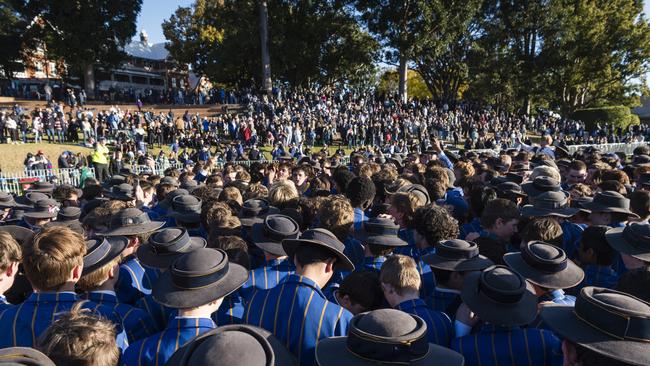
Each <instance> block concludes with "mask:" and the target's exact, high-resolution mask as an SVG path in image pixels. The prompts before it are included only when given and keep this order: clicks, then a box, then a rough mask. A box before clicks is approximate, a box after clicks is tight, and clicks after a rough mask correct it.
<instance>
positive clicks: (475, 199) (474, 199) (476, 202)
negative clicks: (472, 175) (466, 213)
mask: <svg viewBox="0 0 650 366" xmlns="http://www.w3.org/2000/svg"><path fill="white" fill-rule="evenodd" d="M470 181H471V180H470ZM468 183H469V181H468ZM473 184H478V182H474V183H473ZM496 198H497V192H496V191H495V190H494V189H492V188H490V187H485V186H482V185H479V186H474V187H473V188H472V189H471V191H470V194H469V207H470V211H471V212H472V214H473V215H474V217H480V216H481V215H482V214H483V210H484V209H485V205H487V203H488V202H490V201H492V200H495V199H496Z"/></svg>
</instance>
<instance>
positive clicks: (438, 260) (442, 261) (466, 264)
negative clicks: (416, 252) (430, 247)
mask: <svg viewBox="0 0 650 366" xmlns="http://www.w3.org/2000/svg"><path fill="white" fill-rule="evenodd" d="M422 261H423V262H424V263H426V264H428V265H429V266H430V267H432V268H437V269H442V270H444V271H453V272H465V271H482V270H484V269H486V268H488V267H491V266H493V265H494V262H492V260H490V259H489V258H487V257H485V256H483V255H479V256H478V257H474V258H472V259H458V260H451V259H447V258H443V257H440V256H438V255H436V254H435V253H433V254H427V255H425V256H424V257H422Z"/></svg>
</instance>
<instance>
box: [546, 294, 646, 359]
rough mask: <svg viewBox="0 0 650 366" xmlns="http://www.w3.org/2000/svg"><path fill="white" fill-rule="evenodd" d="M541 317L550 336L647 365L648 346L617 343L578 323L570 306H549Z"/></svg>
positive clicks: (629, 342)
mask: <svg viewBox="0 0 650 366" xmlns="http://www.w3.org/2000/svg"><path fill="white" fill-rule="evenodd" d="M541 317H542V319H543V320H544V323H545V324H547V325H548V326H549V327H550V328H551V329H552V330H553V332H555V333H557V334H558V335H559V336H560V337H562V338H566V339H568V340H570V341H571V342H573V343H577V344H579V345H580V346H582V347H585V348H587V349H589V350H592V351H594V352H597V353H599V354H602V355H605V356H607V357H610V358H613V359H616V360H620V361H623V362H626V363H630V364H633V365H649V364H650V352H648V351H649V350H650V346H649V345H648V343H647V342H635V341H626V340H620V339H616V338H613V337H610V336H608V335H607V334H605V333H603V332H601V331H599V330H597V329H595V328H593V327H591V326H589V325H588V324H586V323H584V322H582V321H580V320H579V319H578V318H577V317H576V315H575V313H574V308H573V306H566V305H553V304H551V305H548V306H544V307H543V308H542V311H541Z"/></svg>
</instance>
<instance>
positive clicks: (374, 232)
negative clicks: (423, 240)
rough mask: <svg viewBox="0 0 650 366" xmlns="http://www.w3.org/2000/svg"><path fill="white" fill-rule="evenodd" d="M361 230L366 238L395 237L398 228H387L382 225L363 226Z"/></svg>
mask: <svg viewBox="0 0 650 366" xmlns="http://www.w3.org/2000/svg"><path fill="white" fill-rule="evenodd" d="M363 230H364V231H365V232H366V233H367V234H368V236H388V235H391V236H397V235H398V234H399V226H396V227H389V226H384V225H372V224H365V225H364V226H363Z"/></svg>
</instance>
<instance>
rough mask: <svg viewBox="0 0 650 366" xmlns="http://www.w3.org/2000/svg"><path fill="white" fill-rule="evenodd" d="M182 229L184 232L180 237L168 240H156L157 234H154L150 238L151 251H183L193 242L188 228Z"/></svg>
mask: <svg viewBox="0 0 650 366" xmlns="http://www.w3.org/2000/svg"><path fill="white" fill-rule="evenodd" d="M181 230H182V232H181V234H180V235H179V236H178V237H176V238H175V239H173V240H170V241H167V242H160V241H156V235H153V236H152V237H151V238H150V239H149V244H150V245H151V251H152V252H154V253H156V254H161V255H165V254H178V253H182V252H183V249H185V248H187V247H188V246H189V245H190V244H191V243H192V239H191V238H190V235H189V234H188V232H187V230H185V229H181Z"/></svg>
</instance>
